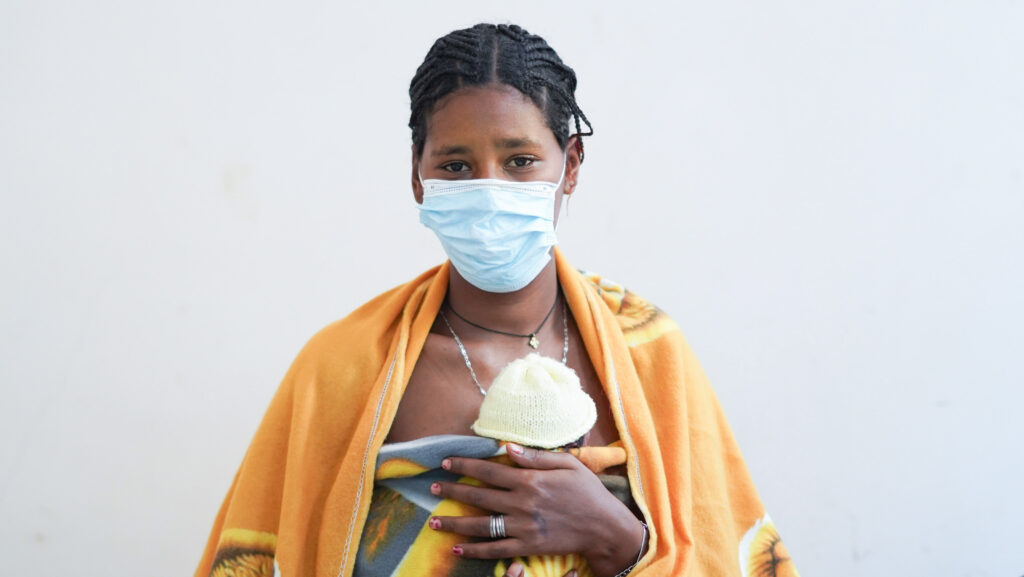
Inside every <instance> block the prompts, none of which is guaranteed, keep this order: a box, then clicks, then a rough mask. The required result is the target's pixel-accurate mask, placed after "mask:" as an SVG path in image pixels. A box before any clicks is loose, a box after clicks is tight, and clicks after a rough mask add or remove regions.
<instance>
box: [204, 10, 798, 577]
mask: <svg viewBox="0 0 1024 577" xmlns="http://www.w3.org/2000/svg"><path fill="white" fill-rule="evenodd" d="M575 88H576V77H575V73H574V72H573V71H572V69H571V68H569V67H568V66H566V65H565V64H564V63H562V61H561V59H560V58H559V57H558V55H557V54H556V53H555V52H554V51H553V50H552V49H551V48H550V47H549V46H548V45H547V43H546V42H545V41H544V40H543V39H541V38H540V37H538V36H535V35H531V34H529V33H528V32H526V31H525V30H523V29H521V28H519V27H517V26H504V25H502V26H494V25H483V24H481V25H477V26H474V27H472V28H469V29H465V30H459V31H455V32H452V33H451V34H448V35H446V36H444V37H442V38H440V39H439V40H437V42H435V44H434V46H433V47H432V48H431V50H430V52H429V53H428V54H427V57H426V59H425V61H424V62H423V64H422V65H421V66H420V68H419V69H418V71H417V73H416V76H415V77H414V78H413V81H412V84H411V86H410V91H409V92H410V97H411V99H412V115H411V119H410V123H409V124H410V127H411V128H412V138H413V157H412V190H413V195H414V197H415V201H416V203H417V205H418V206H419V208H420V220H421V222H422V223H423V224H425V225H426V226H427V227H428V228H431V229H432V230H433V231H434V232H435V233H436V234H437V236H438V238H439V239H440V241H441V244H442V246H443V247H444V249H445V251H446V253H447V254H448V256H449V262H446V263H445V264H444V265H441V266H440V267H437V268H435V269H432V270H430V271H428V272H426V273H424V274H423V275H421V276H420V277H418V278H417V279H415V280H413V281H412V282H410V283H408V284H406V285H402V286H400V287H398V288H395V289H393V290H391V291H389V292H387V293H384V294H383V295H381V296H379V297H377V298H376V299H374V300H372V301H370V302H369V303H367V304H366V305H364V306H363V307H361V308H359V309H358V310H356V311H355V312H353V313H352V314H351V315H349V316H348V317H346V318H345V319H342V320H341V321H338V322H337V323H335V324H333V325H330V326H328V327H327V328H325V329H324V330H323V331H321V332H320V333H319V334H317V335H316V336H315V337H314V338H313V339H312V340H311V341H310V342H309V343H308V344H307V346H306V347H305V348H304V349H303V351H302V352H301V353H300V355H299V357H298V358H297V359H296V361H295V363H294V364H293V365H292V368H291V370H290V371H289V373H288V374H287V376H286V377H285V379H284V382H283V383H282V385H281V388H280V389H279V391H278V393H277V395H276V396H275V398H274V400H273V402H272V403H271V406H270V408H269V410H268V412H267V415H266V417H265V418H264V421H263V423H262V424H261V426H260V429H259V431H258V432H257V434H256V437H255V439H254V440H253V444H252V446H251V447H250V449H249V451H248V453H247V454H246V457H245V460H244V461H243V463H242V466H241V468H240V470H239V473H238V475H237V476H236V478H235V481H234V483H233V485H232V488H231V490H230V492H229V494H228V496H227V498H226V499H225V502H224V505H223V506H222V508H221V511H220V513H219V515H218V517H217V520H216V522H215V525H214V529H213V532H212V533H211V537H210V541H209V543H208V545H207V549H206V553H205V555H204V556H203V559H202V561H201V563H200V566H199V568H198V570H197V572H196V575H207V574H211V573H212V574H225V575H226V574H233V575H239V574H245V572H244V571H246V570H251V571H252V574H269V571H270V568H271V567H273V568H274V570H275V571H279V572H280V574H281V575H286V576H290V575H314V574H315V575H331V576H336V575H352V574H356V575H387V574H395V575H407V574H408V575H420V574H422V575H480V576H481V577H482V576H483V575H492V574H493V575H501V574H502V573H503V572H504V574H505V575H519V574H521V573H522V572H523V570H524V568H523V566H522V564H521V562H514V563H513V562H512V560H513V559H520V560H521V559H523V558H525V557H526V556H529V555H544V554H547V555H554V556H556V558H557V559H560V560H561V561H560V563H561V565H560V568H559V571H560V572H559V574H563V573H562V572H561V570H562V569H565V570H569V569H573V570H575V571H577V572H583V571H586V572H592V574H594V575H598V576H613V575H625V574H634V575H704V574H715V575H718V574H721V575H747V574H754V573H756V574H758V575H774V574H776V573H779V574H786V572H792V564H791V563H790V562H789V561H788V556H787V555H786V554H785V551H784V549H783V547H782V545H781V542H780V541H779V540H778V536H777V534H776V533H775V531H774V527H773V526H772V524H771V522H770V520H769V519H768V517H767V516H766V515H765V513H764V510H763V507H762V505H761V503H760V501H759V499H758V497H757V494H756V491H755V489H754V487H753V485H752V483H751V482H750V479H749V476H748V474H747V472H746V469H745V466H744V464H743V460H742V457H741V456H740V454H739V451H738V449H737V448H736V445H735V442H734V441H733V439H732V436H731V433H730V431H729V428H728V425H727V424H726V422H725V420H724V418H723V417H722V415H721V411H720V409H719V407H718V404H717V401H716V400H715V398H714V394H713V393H712V392H711V390H710V388H709V387H708V385H707V383H706V380H705V378H704V375H703V373H702V372H701V370H700V367H699V365H698V364H697V362H696V360H695V359H694V358H693V355H692V352H691V351H690V349H689V347H688V346H687V344H686V342H685V340H684V339H683V337H682V335H681V334H680V333H679V330H678V329H677V328H676V326H675V325H674V323H672V321H671V320H670V319H668V318H667V317H666V316H665V315H664V314H663V313H661V311H659V310H658V309H657V308H655V307H653V306H652V305H650V304H648V303H647V302H646V301H644V300H642V299H640V298H639V297H637V296H636V295H634V294H632V293H630V292H628V291H626V290H624V289H622V288H621V287H619V286H618V285H615V284H614V283H610V282H608V281H605V280H602V279H600V278H599V277H596V276H594V275H584V274H581V273H579V272H578V271H576V270H575V269H573V268H572V267H571V266H570V265H569V264H568V262H567V261H566V260H565V258H564V257H563V255H562V254H561V253H560V252H559V251H558V250H557V249H555V248H554V244H555V235H554V226H555V224H556V222H557V215H558V212H559V208H560V207H561V204H562V201H563V199H564V197H565V196H566V195H570V194H573V192H574V191H575V190H576V186H577V183H578V181H579V178H580V174H581V166H582V163H583V159H584V147H583V140H582V138H583V137H584V136H588V135H590V134H591V131H589V130H588V131H587V132H584V131H583V129H582V128H583V124H586V126H587V128H588V129H589V128H590V123H589V121H588V120H587V118H586V116H585V115H584V114H583V112H582V110H581V109H580V107H579V105H578V104H577V103H576V100H575V95H574V91H575ZM570 125H571V126H572V128H573V131H572V132H571V133H570ZM534 351H538V352H540V353H541V354H544V355H546V356H549V357H552V358H556V359H561V360H562V361H563V362H564V363H565V364H566V365H568V366H569V367H570V368H572V369H573V370H575V372H576V373H577V374H578V375H579V378H580V382H581V385H582V387H583V389H584V390H585V391H586V392H587V393H588V394H589V395H590V396H591V398H593V400H594V402H595V404H596V406H597V415H598V418H597V423H596V425H595V426H594V428H593V429H592V430H591V431H590V434H589V436H588V444H590V445H594V446H596V447H607V446H618V447H621V454H622V455H623V461H624V462H623V463H621V464H622V465H623V466H622V467H620V468H619V469H620V470H621V472H622V473H623V477H624V478H623V483H627V482H628V491H627V493H628V496H629V497H630V498H627V499H626V502H623V501H622V500H620V499H617V498H616V497H614V496H613V495H612V493H611V492H610V491H608V490H607V489H606V485H605V484H602V482H601V480H599V479H598V477H597V476H596V475H595V474H594V473H593V472H592V469H590V468H588V467H586V466H584V464H583V461H582V460H581V459H579V458H577V456H574V455H573V454H569V453H549V452H544V451H538V450H534V449H530V448H527V447H523V446H520V445H516V444H511V445H509V446H508V458H509V459H511V462H509V463H498V462H493V461H489V460H485V459H480V458H473V457H484V456H489V454H476V453H473V452H472V451H469V452H468V453H459V452H450V453H447V454H444V453H443V452H439V451H443V450H447V449H448V448H451V447H455V449H453V450H455V451H459V450H461V449H460V448H459V447H464V446H463V445H458V443H459V442H461V440H463V439H465V438H466V437H468V436H471V435H472V431H471V428H470V427H471V425H472V423H473V421H474V420H475V419H476V416H477V413H478V411H479V408H480V404H481V402H482V400H483V398H484V395H485V394H486V389H487V384H488V383H490V382H491V381H492V380H493V378H494V377H495V375H497V373H498V372H499V371H500V370H501V368H502V367H504V366H505V365H506V364H508V363H509V362H511V361H513V360H515V359H517V358H520V357H523V356H525V355H527V354H528V353H531V352H534ZM450 435H458V437H450ZM453 439H454V442H456V445H452V444H451V442H453ZM395 451H398V452H397V453H396V452H395ZM403 451H404V452H403ZM396 454H397V455H401V456H402V457H401V458H397V459H389V458H385V457H387V456H388V455H396ZM395 471H398V472H397V473H396V472H395ZM424 480H426V481H428V483H427V485H422V486H426V487H428V491H429V493H427V492H426V491H424V490H423V489H422V486H421V487H420V488H417V487H416V486H415V483H417V482H419V483H421V484H422V483H423V481H424ZM456 481H461V482H456ZM452 503H455V504H462V505H464V507H455V508H450V507H448V504H452ZM452 512H454V513H455V514H445V513H452ZM538 570H539V569H538V568H536V567H534V568H531V569H530V574H535V573H537V572H538Z"/></svg>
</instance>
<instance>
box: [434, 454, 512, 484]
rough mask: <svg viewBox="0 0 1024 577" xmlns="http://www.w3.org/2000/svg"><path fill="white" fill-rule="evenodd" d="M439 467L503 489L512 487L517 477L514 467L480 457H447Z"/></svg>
mask: <svg viewBox="0 0 1024 577" xmlns="http://www.w3.org/2000/svg"><path fill="white" fill-rule="evenodd" d="M441 468H442V469H444V470H446V471H451V472H452V473H456V474H458V475H462V476H464V477H472V478H474V479H476V480H477V481H483V482H484V483H487V484H488V485H493V486H495V487H501V488H503V489H510V488H512V487H514V486H515V485H516V481H517V480H518V478H519V476H518V472H517V471H516V468H515V467H510V466H508V465H502V464H501V463H495V462H493V461H484V460H482V459H468V458H461V457H449V458H447V459H445V460H443V461H441Z"/></svg>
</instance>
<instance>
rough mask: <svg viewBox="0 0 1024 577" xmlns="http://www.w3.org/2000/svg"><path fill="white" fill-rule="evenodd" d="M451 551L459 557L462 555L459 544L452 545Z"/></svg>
mask: <svg viewBox="0 0 1024 577" xmlns="http://www.w3.org/2000/svg"><path fill="white" fill-rule="evenodd" d="M452 553H455V554H456V555H458V556H460V557H461V556H462V547H461V546H459V545H456V546H454V547H452Z"/></svg>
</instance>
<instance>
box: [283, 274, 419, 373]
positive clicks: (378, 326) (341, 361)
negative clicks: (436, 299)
mask: <svg viewBox="0 0 1024 577" xmlns="http://www.w3.org/2000/svg"><path fill="white" fill-rule="evenodd" d="M437 270H438V268H437V267H435V268H432V269H430V270H428V271H426V272H424V273H423V274H421V275H420V276H418V277H416V278H415V279H413V280H411V281H409V282H406V283H403V284H401V285H398V286H396V287H394V288H392V289H390V290H387V291H385V292H383V293H381V294H379V295H377V296H376V297H374V298H372V299H370V300H369V301H367V302H365V303H363V304H362V305H360V306H359V307H358V308H356V309H355V310H353V311H352V312H351V313H349V314H348V315H346V316H345V317H343V318H341V319H338V320H336V321H334V322H332V323H330V324H328V325H327V326H325V327H323V328H322V329H320V330H319V331H318V332H317V333H316V334H314V335H313V337H312V338H310V339H309V341H307V342H306V344H305V346H303V347H302V350H301V351H300V352H299V354H298V356H297V357H296V359H295V362H294V363H293V366H292V371H291V372H296V371H299V372H310V371H313V372H315V373H316V374H317V376H318V380H322V379H323V378H324V377H327V378H331V377H341V376H352V375H358V376H359V377H360V378H364V377H365V376H366V375H368V374H373V375H375V374H376V372H377V371H379V369H380V367H381V366H383V364H384V363H385V360H386V357H387V355H388V353H389V351H390V349H391V348H392V344H393V341H394V337H395V334H396V331H397V330H398V327H399V326H400V325H401V323H402V317H403V314H405V313H406V312H407V309H408V307H410V305H411V304H413V305H415V304H416V303H418V302H419V300H421V297H422V293H423V291H424V290H425V288H426V287H427V286H428V285H429V284H430V283H431V282H432V281H433V279H434V277H435V274H436V273H437ZM331 380H334V379H331Z"/></svg>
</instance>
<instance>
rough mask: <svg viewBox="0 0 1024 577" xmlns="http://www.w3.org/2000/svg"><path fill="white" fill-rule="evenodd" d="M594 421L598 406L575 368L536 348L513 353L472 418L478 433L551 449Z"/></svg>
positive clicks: (565, 441)
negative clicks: (516, 356) (524, 353)
mask: <svg viewBox="0 0 1024 577" xmlns="http://www.w3.org/2000/svg"><path fill="white" fill-rule="evenodd" d="M595 422H597V408H596V407H595V406H594V400H593V399H591V398H590V395H588V394H587V393H585V392H583V389H582V388H581V387H580V379H579V377H577V376H576V372H575V371H573V370H572V369H571V368H569V367H567V366H565V365H563V364H562V363H560V362H559V361H556V360H555V359H552V358H549V357H545V356H541V355H539V354H537V353H531V354H530V355H528V356H526V357H524V358H521V359H516V360H514V361H512V362H511V363H509V364H508V365H506V366H505V368H504V369H502V370H501V372H500V373H498V377H497V378H496V379H494V382H493V383H492V384H491V388H490V389H488V390H487V396H486V397H484V402H483V404H482V405H481V406H480V415H479V417H478V418H477V420H476V422H475V423H473V432H475V433H476V434H477V435H480V436H481V437H490V438H492V439H498V440H501V441H514V442H516V443H522V444H523V445H527V446H530V447H540V448H542V449H554V448H556V447H561V446H563V445H567V444H569V443H571V442H573V441H575V440H577V439H579V438H580V437H582V436H583V435H585V434H586V433H587V432H588V431H590V428H591V427H593V426H594V423H595Z"/></svg>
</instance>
